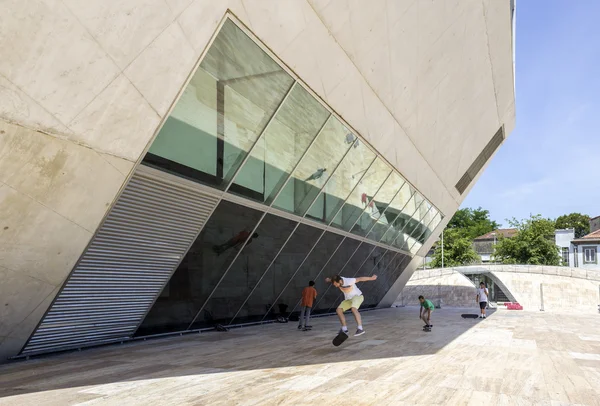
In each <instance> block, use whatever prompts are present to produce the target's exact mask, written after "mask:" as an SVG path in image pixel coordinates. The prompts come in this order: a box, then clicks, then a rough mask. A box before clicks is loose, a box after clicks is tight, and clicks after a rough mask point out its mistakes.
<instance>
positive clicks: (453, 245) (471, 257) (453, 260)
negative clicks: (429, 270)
mask: <svg viewBox="0 0 600 406" xmlns="http://www.w3.org/2000/svg"><path fill="white" fill-rule="evenodd" d="M478 260H479V256H478V255H477V253H476V252H475V250H474V249H473V241H472V240H471V239H470V238H469V237H466V236H465V235H463V232H462V231H461V230H460V229H457V228H451V229H447V230H445V231H444V266H445V267H446V266H449V267H452V266H461V265H469V264H472V263H474V262H477V261H478ZM431 266H432V267H434V268H439V267H441V266H442V244H441V241H440V242H439V243H438V244H437V245H436V247H435V251H434V253H433V261H432V262H431Z"/></svg>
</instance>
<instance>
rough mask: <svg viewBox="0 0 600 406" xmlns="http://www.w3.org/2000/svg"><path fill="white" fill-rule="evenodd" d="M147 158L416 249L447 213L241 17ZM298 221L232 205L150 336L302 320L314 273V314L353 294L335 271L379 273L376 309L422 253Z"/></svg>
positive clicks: (171, 291) (185, 270)
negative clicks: (248, 30)
mask: <svg viewBox="0 0 600 406" xmlns="http://www.w3.org/2000/svg"><path fill="white" fill-rule="evenodd" d="M144 162H145V163H146V164H148V165H151V166H154V167H155V168H158V169H161V170H163V171H167V172H170V173H172V174H175V175H177V176H183V177H187V178H190V179H192V180H195V181H198V182H200V183H203V184H206V185H209V186H211V187H214V188H217V189H220V190H225V189H227V188H229V189H228V192H231V193H233V194H236V195H238V196H242V197H244V198H249V199H252V200H254V201H256V202H259V203H261V204H264V205H267V206H268V205H272V207H274V208H277V209H279V210H283V211H286V212H288V213H292V214H295V215H297V216H301V217H302V216H306V217H307V218H309V219H312V220H315V221H318V222H320V223H323V224H327V225H330V226H333V227H336V228H338V229H341V230H344V231H348V232H351V233H353V234H354V235H358V236H361V237H365V236H366V237H367V238H368V239H370V240H371V241H375V242H382V243H383V244H386V245H388V246H394V247H397V248H402V249H404V250H409V251H411V252H414V251H416V250H418V249H419V248H420V247H421V245H422V244H423V243H424V242H425V241H426V240H427V239H428V238H429V236H430V235H431V233H432V232H433V230H434V229H435V228H436V227H437V226H438V225H439V224H440V222H441V220H442V215H441V213H439V212H438V211H437V210H436V209H435V208H434V207H432V205H431V204H430V203H429V202H427V201H426V200H424V198H423V196H421V195H420V194H418V193H417V192H416V191H415V190H414V188H412V187H411V186H410V185H409V184H408V183H407V182H406V181H405V180H404V179H403V178H402V177H401V176H400V175H399V174H398V173H397V172H396V171H394V170H393V168H392V167H390V166H389V165H388V164H387V163H386V162H385V161H384V160H383V159H382V158H380V157H377V156H376V153H375V152H374V151H372V150H371V149H370V148H369V147H368V146H367V145H366V144H364V143H363V142H361V141H360V140H359V137H358V136H357V135H355V134H353V133H352V132H351V131H350V130H349V129H348V128H347V127H346V126H345V125H344V124H343V123H342V122H341V121H340V120H338V119H337V118H336V117H334V116H333V115H332V114H331V113H330V112H329V110H328V109H327V108H326V107H325V106H323V105H322V104H321V103H320V102H319V101H318V100H317V99H315V98H314V97H313V96H312V95H311V94H310V93H309V92H308V91H307V90H306V88H304V87H303V86H302V85H301V84H300V83H299V82H297V81H296V80H295V79H294V78H292V77H291V76H290V75H289V74H288V73H287V72H286V71H285V70H284V69H283V68H282V67H281V66H280V65H279V64H278V63H277V62H275V61H274V60H273V59H272V58H271V57H270V56H269V55H268V54H267V53H266V52H264V51H263V50H262V49H261V48H260V47H259V46H258V45H257V44H256V43H255V42H254V41H253V40H252V39H251V38H250V37H248V36H247V35H246V34H245V33H244V32H243V31H242V30H241V29H239V28H238V27H237V26H236V25H235V24H234V23H233V22H232V21H229V20H227V21H226V22H225V23H224V25H223V27H222V29H221V30H220V32H219V33H218V35H217V36H216V38H215V40H214V42H213V44H212V45H211V46H210V48H209V49H208V51H207V54H206V56H205V58H204V59H203V60H202V62H201V64H200V66H199V67H198V69H197V71H196V72H194V74H193V77H192V78H191V80H190V82H189V84H188V85H187V86H186V88H185V89H184V91H183V93H182V95H181V97H180V99H179V100H178V101H177V103H176V104H175V107H174V109H173V111H172V112H171V114H170V115H169V117H168V118H167V119H166V121H165V123H164V125H163V127H162V128H161V130H160V131H159V133H158V135H157V137H156V139H155V140H154V142H153V143H152V145H151V146H150V149H149V152H148V154H147V155H146V156H145V158H144ZM224 198H226V199H230V200H231V199H232V196H231V194H226V195H225V197H224ZM234 200H236V201H239V199H234ZM241 200H244V199H241ZM275 212H277V213H280V214H281V212H280V211H278V210H277V211H275ZM285 217H290V216H287V215H286V216H285ZM285 217H282V216H278V215H276V213H269V214H266V215H265V214H264V212H263V211H260V210H255V209H251V208H249V207H245V206H244V205H238V204H234V203H230V202H228V201H221V202H220V203H219V205H218V207H217V208H216V210H215V211H214V212H213V214H212V216H211V217H210V219H209V220H208V222H207V223H206V225H205V227H204V229H203V230H202V232H201V233H200V235H199V236H198V238H197V239H196V241H194V243H193V244H192V246H191V248H190V250H189V252H188V253H187V254H186V256H185V258H184V259H183V261H182V262H181V264H180V265H179V267H178V268H177V269H176V271H175V272H174V274H173V276H172V278H171V280H170V281H169V283H168V284H167V286H166V287H165V289H164V290H163V292H162V293H161V295H160V297H159V298H158V300H157V301H156V302H155V304H154V305H153V307H152V308H151V309H150V312H149V313H148V316H147V317H146V319H145V320H144V321H143V323H142V325H141V327H140V329H139V331H138V332H137V334H138V335H142V334H153V333H163V332H173V331H183V330H186V329H188V328H202V327H213V326H215V325H216V324H219V323H220V324H229V323H233V322H235V323H236V324H237V323H242V322H248V321H260V320H263V319H272V318H274V317H276V316H279V315H282V316H288V315H289V314H290V313H291V312H294V311H296V310H298V304H299V299H300V295H301V291H302V289H303V288H304V287H305V286H306V285H307V284H308V282H309V281H310V280H314V281H315V282H316V288H317V291H318V297H317V302H316V303H315V307H314V311H316V312H328V311H333V310H334V309H335V306H337V305H338V304H339V302H340V301H341V299H342V295H341V294H340V292H339V290H338V289H335V288H331V286H330V285H327V284H325V282H324V278H325V277H326V276H330V275H333V274H341V275H343V276H346V277H353V276H368V275H371V274H373V273H377V274H378V275H379V277H380V278H379V279H378V281H377V282H376V283H364V284H361V285H362V286H359V287H360V288H361V289H363V292H365V294H366V297H367V299H368V302H366V305H374V304H376V303H378V302H379V300H381V297H382V295H383V294H385V292H387V290H388V289H389V286H391V284H392V283H393V282H394V281H395V278H396V277H397V275H396V274H395V273H394V272H396V273H398V272H400V271H401V270H402V269H403V267H404V266H405V265H402V266H399V265H400V263H401V262H402V263H404V262H408V261H409V260H410V258H409V257H407V256H405V255H404V254H399V253H396V252H392V251H389V250H387V249H386V248H383V247H379V246H375V245H371V244H368V243H365V242H360V241H359V240H357V239H354V238H352V237H344V236H342V235H339V234H336V233H332V232H328V231H323V230H321V229H318V228H315V227H313V226H310V225H306V224H298V222H296V221H294V220H293V219H292V220H290V219H288V218H285ZM291 217H294V216H291ZM261 218H262V219H263V220H262V221H261V223H260V224H258V227H257V223H258V222H259V221H260V219H261ZM313 224H314V223H313ZM255 228H256V230H255ZM336 231H337V230H336ZM590 255H591V254H590ZM588 257H590V256H589V255H588ZM594 258H595V257H594ZM398 274H399V273H398ZM395 275H396V276H395Z"/></svg>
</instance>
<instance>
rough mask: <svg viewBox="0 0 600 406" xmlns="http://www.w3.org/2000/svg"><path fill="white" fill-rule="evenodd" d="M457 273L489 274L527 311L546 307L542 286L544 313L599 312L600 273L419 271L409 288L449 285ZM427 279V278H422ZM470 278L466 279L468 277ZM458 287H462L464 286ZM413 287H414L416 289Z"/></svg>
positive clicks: (498, 268) (517, 268)
mask: <svg viewBox="0 0 600 406" xmlns="http://www.w3.org/2000/svg"><path fill="white" fill-rule="evenodd" d="M453 273H461V274H462V273H485V274H487V275H489V276H490V277H491V278H492V279H493V280H495V281H496V282H497V283H498V284H499V285H500V286H501V287H502V289H503V290H505V289H506V291H505V293H507V294H510V295H512V296H514V298H515V300H516V301H518V302H519V303H520V304H521V305H522V306H523V308H524V310H530V311H539V310H540V308H541V305H542V299H541V298H542V296H541V293H540V285H542V286H543V302H544V311H547V312H555V313H569V312H573V311H576V312H584V313H598V305H600V272H598V271H590V270H583V269H578V268H568V267H557V266H539V265H475V266H467V267H457V268H449V269H444V270H443V271H442V270H440V269H431V270H426V271H418V272H416V273H415V274H417V276H416V277H415V278H420V279H415V280H414V281H412V280H411V281H409V283H407V287H409V286H414V285H417V284H420V285H425V284H424V283H422V282H420V281H421V280H426V281H427V285H428V286H435V285H437V284H442V285H444V283H446V282H448V277H449V276H448V275H453ZM423 277H427V279H422V278H423ZM465 279H466V278H465ZM457 286H459V287H462V284H460V283H459V284H458V285H457ZM412 289H413V288H411V290H412Z"/></svg>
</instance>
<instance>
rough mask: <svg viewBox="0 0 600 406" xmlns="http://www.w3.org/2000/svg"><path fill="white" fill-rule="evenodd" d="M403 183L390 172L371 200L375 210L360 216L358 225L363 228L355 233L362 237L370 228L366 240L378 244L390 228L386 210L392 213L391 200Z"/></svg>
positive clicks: (400, 178) (397, 176) (395, 174)
mask: <svg viewBox="0 0 600 406" xmlns="http://www.w3.org/2000/svg"><path fill="white" fill-rule="evenodd" d="M404 183H405V182H404V179H402V177H401V176H400V175H398V174H397V173H395V172H392V174H391V175H390V176H389V177H388V178H387V180H386V181H385V183H384V184H383V186H382V187H381V189H379V191H378V192H377V194H376V195H375V197H374V198H373V206H374V207H375V208H376V209H375V210H374V211H369V210H367V211H365V212H363V214H361V220H360V223H361V224H362V225H364V226H365V227H364V228H360V229H357V230H355V233H358V234H359V235H362V236H364V235H365V233H366V231H367V230H368V229H369V228H370V231H368V234H367V238H369V239H370V240H373V241H376V242H378V241H379V240H380V239H381V238H382V237H383V235H384V234H385V232H386V231H387V230H388V228H389V227H390V222H389V221H388V217H387V213H388V210H389V212H393V211H394V210H393V208H392V207H390V206H391V204H392V199H393V198H395V197H396V195H397V194H398V193H399V192H400V191H401V190H402V187H403V186H404ZM369 224H371V227H369Z"/></svg>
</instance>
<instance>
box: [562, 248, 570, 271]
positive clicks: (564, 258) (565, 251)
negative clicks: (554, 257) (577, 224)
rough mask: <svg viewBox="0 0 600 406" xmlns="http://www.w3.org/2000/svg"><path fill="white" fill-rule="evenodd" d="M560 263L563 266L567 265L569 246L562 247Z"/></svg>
mask: <svg viewBox="0 0 600 406" xmlns="http://www.w3.org/2000/svg"><path fill="white" fill-rule="evenodd" d="M562 263H563V265H564V266H569V248H568V247H563V248H562Z"/></svg>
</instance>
